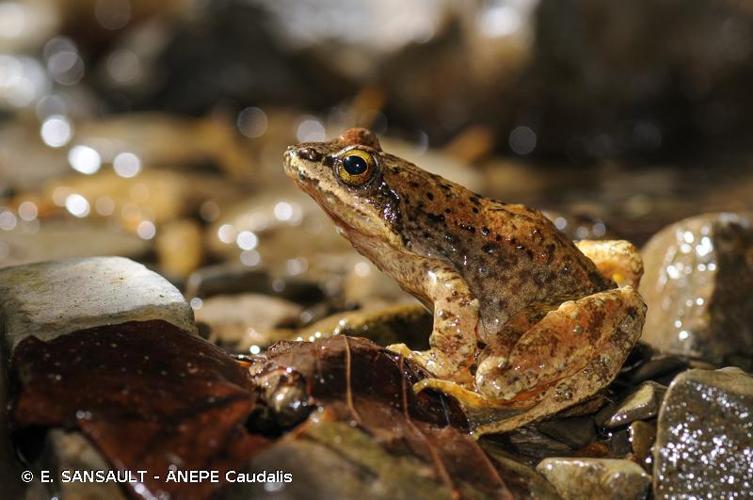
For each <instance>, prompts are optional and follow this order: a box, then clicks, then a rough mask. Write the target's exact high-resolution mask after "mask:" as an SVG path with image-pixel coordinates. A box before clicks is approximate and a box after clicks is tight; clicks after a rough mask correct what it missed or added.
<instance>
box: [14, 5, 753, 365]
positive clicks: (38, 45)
mask: <svg viewBox="0 0 753 500" xmlns="http://www.w3.org/2000/svg"><path fill="white" fill-rule="evenodd" d="M752 51H753V2H749V1H745V0H741V1H732V0H696V1H693V2H688V1H681V0H634V1H631V2H624V1H617V0H598V1H597V0H486V1H481V0H473V1H471V0H468V1H463V2H452V1H441V0H381V1H379V2H372V1H365V0H363V1H354V0H319V1H304V0H296V1H293V0H165V1H162V2H153V1H147V0H11V1H7V0H0V266H7V265H13V264H20V263H24V262H30V261H38V260H47V259H56V258H64V257H71V256H88V255H124V256H128V257H131V258H134V259H137V260H139V261H141V262H144V263H147V264H148V265H149V266H150V267H152V268H155V269H156V270H158V271H159V272H161V273H162V274H164V275H165V276H167V277H168V278H169V279H171V280H172V281H173V282H175V283H176V284H177V285H178V286H179V287H181V289H182V290H183V291H184V292H185V293H186V294H187V295H188V296H189V298H191V299H192V302H191V303H192V305H193V306H194V309H195V310H196V311H197V316H199V319H200V320H202V321H206V322H208V323H212V321H215V324H216V325H217V324H219V323H217V322H218V321H220V320H221V319H222V318H223V317H224V315H226V314H227V311H228V310H229V309H228V305H227V304H225V306H224V308H222V307H219V306H218V308H217V309H214V308H211V307H208V306H209V305H210V304H209V302H207V299H209V298H210V297H211V296H212V295H220V296H223V295H224V296H227V295H228V294H230V293H231V292H232V293H236V292H243V293H245V294H246V295H244V296H243V297H245V298H244V299H243V300H246V299H248V300H251V299H249V298H248V297H250V296H251V295H248V294H249V293H251V292H254V293H256V292H260V293H262V294H265V295H264V297H266V298H265V299H263V300H267V299H269V300H273V299H274V300H278V302H276V305H277V306H279V307H278V308H276V309H275V308H273V307H271V306H269V304H267V303H266V302H264V303H263V304H262V305H263V307H262V306H261V305H260V303H257V302H258V300H262V299H259V296H257V295H253V297H256V299H254V300H257V299H258V300H257V302H255V303H254V304H256V306H255V307H250V306H249V308H245V309H244V310H255V311H257V313H258V311H265V312H268V311H274V312H275V314H277V315H276V316H275V315H274V314H272V316H274V317H273V318H270V319H269V320H268V321H267V323H265V324H264V325H266V326H265V328H266V329H267V330H268V329H269V326H270V325H277V326H280V325H285V324H291V323H295V324H298V325H300V324H301V323H307V322H311V321H313V320H315V319H317V318H319V317H324V316H325V315H326V314H328V313H330V312H332V311H333V310H342V309H348V308H354V307H360V306H362V305H363V304H364V302H365V301H368V302H369V303H372V304H373V303H379V302H380V301H384V302H393V301H395V300H403V299H404V298H405V297H403V296H401V295H400V293H401V292H399V291H398V290H397V289H396V287H395V286H394V285H393V284H392V283H391V281H389V280H386V279H384V278H382V277H381V275H379V274H378V273H376V272H375V270H374V269H373V268H372V267H371V265H370V263H368V261H365V260H364V259H362V258H360V257H359V256H358V255H356V254H355V253H354V252H353V251H352V250H351V249H350V247H349V246H348V244H347V243H346V242H344V240H341V239H340V238H339V237H338V236H337V235H336V234H335V232H334V230H333V227H332V225H331V224H330V223H329V221H328V220H327V219H326V217H325V216H324V214H323V213H322V212H321V211H320V210H319V209H318V208H317V207H316V206H314V205H313V203H312V202H311V201H309V200H308V198H307V197H306V196H304V195H302V194H300V193H298V192H297V191H296V190H295V188H294V187H293V186H292V184H291V183H290V182H289V181H288V180H287V179H286V178H285V177H284V176H283V174H282V169H281V154H282V151H283V150H284V148H285V147H286V146H287V145H289V144H293V143H296V142H299V141H311V140H324V139H325V138H330V137H334V136H336V135H338V134H339V133H340V132H341V131H342V130H343V129H344V128H347V127H350V126H355V125H357V126H366V127H370V128H371V129H373V130H374V131H376V132H377V133H378V134H379V135H380V136H381V137H382V139H383V146H384V148H385V149H386V150H388V151H390V152H392V153H395V154H397V155H398V156H402V157H405V158H406V159H409V160H412V161H414V162H416V163H418V164H419V165H421V166H423V167H424V168H426V169H429V170H432V171H436V172H438V173H440V174H442V175H445V176H446V177H449V178H451V179H453V180H456V181H459V182H461V183H463V184H465V185H467V186H468V187H470V188H471V189H474V190H476V191H479V192H482V193H483V194H485V195H488V196H491V197H496V198H499V199H502V200H504V201H508V202H522V203H526V204H528V205H531V206H534V207H537V208H541V209H544V210H546V211H547V213H548V214H549V215H550V216H551V217H552V219H553V220H554V221H555V223H556V224H557V226H558V227H559V228H560V229H563V230H565V231H566V232H568V234H570V236H571V237H572V238H608V237H622V238H628V239H631V240H632V241H634V242H635V243H637V244H641V243H643V242H645V241H646V239H647V238H648V237H649V236H650V235H651V234H653V233H654V232H655V231H656V230H658V229H659V228H661V227H662V226H664V225H665V224H667V223H670V222H674V221H676V220H678V219H681V218H683V217H686V216H689V215H694V214H697V213H701V212H707V211H715V210H748V209H751V207H753V176H752V175H751V172H753V170H751V168H750V164H751V159H753V155H752V153H753V151H752V148H751V146H750V145H751V135H752V134H751V131H753V127H751V125H752V124H751V122H753V92H751V89H753V52H752ZM323 296H326V297H335V298H336V300H334V301H328V302H326V304H327V305H326V306H322V305H321V304H322V301H321V297H323ZM239 297H240V296H237V295H236V296H235V299H237V300H241V299H240V298H239ZM317 297H319V298H317ZM233 304H234V305H233V307H232V308H231V309H230V310H237V309H238V307H237V304H238V303H237V301H236V302H235V303H233ZM333 304H335V305H333ZM317 307H318V308H317ZM286 308H287V309H286ZM241 309H243V308H241ZM218 311H219V312H218ZM270 314H271V313H270ZM236 320H237V321H236V323H237V324H240V325H241V326H242V327H238V328H236V330H237V331H235V330H234V331H235V333H232V334H228V335H229V337H228V338H232V339H234V340H232V341H231V343H232V342H240V344H237V345H241V344H242V345H243V347H242V349H241V348H240V347H239V349H240V350H246V348H247V347H248V346H249V345H257V344H255V343H254V342H256V340H258V339H256V340H253V339H251V340H249V338H248V335H249V332H250V331H251V330H254V331H256V330H263V329H265V328H262V327H258V328H256V327H253V328H251V327H249V326H248V325H247V323H244V322H246V321H247V320H246V319H243V318H240V319H238V318H236ZM234 321H235V320H234ZM249 321H250V320H249ZM257 321H259V320H258V319H257ZM286 321H287V322H288V323H286ZM237 324H236V326H237ZM216 331H217V328H215V332H216ZM238 332H240V333H238ZM233 335H236V337H233ZM238 336H241V337H243V339H244V340H242V341H241V340H238ZM234 345H235V344H234Z"/></svg>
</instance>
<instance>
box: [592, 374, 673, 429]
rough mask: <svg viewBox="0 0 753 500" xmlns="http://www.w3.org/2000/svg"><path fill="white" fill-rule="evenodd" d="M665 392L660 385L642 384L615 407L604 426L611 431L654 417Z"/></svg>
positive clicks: (665, 389)
mask: <svg viewBox="0 0 753 500" xmlns="http://www.w3.org/2000/svg"><path fill="white" fill-rule="evenodd" d="M666 391H667V388H666V387H665V386H663V385H661V384H657V383H656V382H650V381H649V382H644V383H643V384H641V385H640V386H639V387H638V388H637V389H636V390H635V391H633V392H632V393H631V394H629V395H628V396H627V397H626V398H625V399H623V400H622V402H621V403H619V404H618V405H617V407H616V409H615V410H614V411H613V412H612V414H611V416H609V418H607V419H606V421H605V422H604V426H605V427H607V428H610V429H612V428H615V427H620V426H623V425H627V424H629V423H631V422H633V421H635V420H645V419H648V418H651V417H655V416H656V414H657V413H658V412H659V405H660V404H661V400H662V398H663V397H664V393H665V392H666Z"/></svg>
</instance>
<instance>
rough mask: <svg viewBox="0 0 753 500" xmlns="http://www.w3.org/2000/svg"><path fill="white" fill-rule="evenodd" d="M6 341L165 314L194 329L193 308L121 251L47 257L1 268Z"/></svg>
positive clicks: (169, 319) (0, 295)
mask: <svg viewBox="0 0 753 500" xmlns="http://www.w3.org/2000/svg"><path fill="white" fill-rule="evenodd" d="M0 317H2V320H3V323H4V334H5V339H4V340H5V342H6V343H7V345H10V346H15V345H16V344H18V343H19V342H20V341H21V340H23V339H25V338H27V337H30V336H36V337H38V338H39V339H42V340H51V339H54V338H56V337H59V336H61V335H65V334H67V333H70V332H73V331H77V330H82V329H84V328H92V327H95V326H101V325H111V324H116V323H124V322H127V321H147V320H156V319H160V320H164V321H167V322H169V323H172V324H174V325H175V326H177V327H179V328H182V329H183V330H185V331H188V332H193V331H195V326H194V323H193V312H192V310H191V307H190V306H189V305H188V303H187V302H186V301H185V300H184V299H183V296H182V295H181V294H180V292H179V291H178V290H177V289H176V288H175V287H174V286H173V285H171V284H170V283H169V282H167V281H166V280H165V279H164V278H162V277H161V276H160V275H158V274H156V273H154V272H152V271H150V270H148V269H147V268H146V267H144V266H143V265H141V264H137V263H136V262H133V261H132V260H129V259H125V258H122V257H93V258H88V259H73V260H66V261H61V262H42V263H38V264H29V265H25V266H15V267H8V268H4V269H0Z"/></svg>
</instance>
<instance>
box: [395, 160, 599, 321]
mask: <svg viewBox="0 0 753 500" xmlns="http://www.w3.org/2000/svg"><path fill="white" fill-rule="evenodd" d="M421 174H423V175H422V177H423V179H421V180H422V182H420V183H419V179H418V178H416V179H412V178H411V177H412V176H411V175H410V170H409V171H408V172H407V175H406V174H405V171H404V175H403V179H402V180H403V181H404V182H408V183H410V182H412V183H414V186H413V187H415V185H420V186H421V188H420V189H419V190H416V189H410V190H406V191H404V192H410V193H411V195H410V196H407V197H404V199H403V209H404V210H405V212H406V213H405V214H404V215H405V217H404V218H403V224H404V225H405V227H404V232H405V234H406V235H407V236H408V240H409V244H410V245H411V246H412V248H413V250H414V251H416V252H417V253H422V254H424V255H429V256H432V257H435V258H442V259H443V260H446V261H449V262H450V263H451V264H452V265H453V267H455V269H457V271H458V272H459V273H460V274H461V275H462V276H463V278H464V280H465V281H466V282H467V283H468V286H469V287H470V288H471V291H472V293H473V295H474V296H475V297H476V298H477V299H478V300H479V302H480V309H481V320H482V322H483V324H484V325H485V326H486V328H487V330H498V329H501V327H502V326H503V325H504V323H505V322H506V321H507V320H508V319H509V318H510V316H511V315H513V314H515V313H516V312H518V311H520V310H522V309H524V308H526V307H528V306H530V305H533V304H544V303H558V302H561V301H563V300H567V299H574V298H578V297H583V296H585V295H589V294H592V293H595V292H598V291H601V290H606V289H608V288H612V287H614V284H613V283H611V282H609V281H608V280H606V279H604V278H603V277H602V276H601V275H600V274H599V273H598V271H597V269H596V266H595V265H594V264H593V262H591V261H590V260H589V259H588V257H586V256H585V255H583V253H581V252H580V251H579V250H578V249H577V248H576V247H575V245H574V244H573V242H572V241H570V240H569V239H568V238H567V237H566V236H565V235H564V234H563V233H561V232H560V231H558V230H557V228H556V227H555V226H554V224H553V223H552V222H551V221H550V220H549V219H547V218H546V217H545V216H544V215H543V214H542V213H541V212H539V211H537V210H532V209H529V208H527V207H525V206H523V205H514V204H507V203H502V202H499V201H495V200H491V199H488V198H484V197H482V196H480V195H478V194H475V193H473V192H472V191H469V190H468V189H466V188H464V187H462V186H460V185H458V184H454V183H452V182H449V181H447V180H445V179H443V178H441V177H439V176H435V175H431V174H426V173H425V172H423V171H421Z"/></svg>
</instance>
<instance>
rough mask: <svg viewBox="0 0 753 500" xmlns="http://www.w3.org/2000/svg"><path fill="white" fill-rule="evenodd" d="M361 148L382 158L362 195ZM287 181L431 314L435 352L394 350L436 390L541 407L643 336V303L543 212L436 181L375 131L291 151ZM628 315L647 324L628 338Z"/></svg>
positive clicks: (605, 380)
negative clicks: (344, 177)
mask: <svg viewBox="0 0 753 500" xmlns="http://www.w3.org/2000/svg"><path fill="white" fill-rule="evenodd" d="M353 149H358V150H359V151H366V152H368V153H369V154H370V155H371V156H372V157H373V159H374V165H375V167H374V173H373V176H372V177H370V179H369V181H368V182H366V183H365V184H364V185H359V186H350V185H346V184H345V183H343V182H342V181H341V180H340V177H339V174H338V172H339V170H338V169H339V168H340V166H341V162H342V158H345V157H346V156H347V155H348V151H351V150H353ZM285 171H286V173H287V174H288V176H290V177H291V178H292V179H294V180H295V181H296V183H297V184H298V185H299V187H300V188H301V189H303V190H304V191H306V192H307V193H308V194H309V195H311V196H312V198H313V199H314V200H315V201H317V203H319V205H320V206H321V207H322V208H323V209H324V210H325V211H326V212H327V213H328V214H329V215H330V217H332V219H333V220H334V221H335V223H336V224H337V225H338V227H339V228H340V230H341V232H342V234H343V235H344V236H345V237H346V238H347V239H348V240H350V242H351V243H352V244H353V246H354V247H355V248H356V249H357V250H358V251H359V252H361V253H362V254H364V255H365V256H367V257H368V258H369V259H371V260H372V261H373V262H374V263H375V264H376V265H377V266H378V267H379V268H380V269H381V270H383V271H384V272H385V273H387V274H388V275H390V276H391V277H393V278H394V279H395V280H396V281H397V282H398V283H399V284H400V285H401V286H402V287H403V288H404V289H406V290H407V291H408V292H410V293H411V294H413V295H414V296H416V297H417V298H418V299H419V300H421V301H422V302H423V303H424V304H425V305H426V306H427V307H428V308H430V309H431V310H433V312H434V329H433V332H432V335H431V337H430V339H429V344H430V346H431V349H429V350H428V351H424V352H412V351H410V349H408V348H407V347H406V346H405V345H402V344H401V345H396V346H391V348H392V349H393V350H395V351H397V352H400V353H402V354H404V355H406V356H409V357H411V358H412V359H414V360H415V361H417V362H418V363H420V364H422V365H423V366H425V367H426V368H427V369H428V370H429V371H430V372H431V373H433V374H434V376H435V377H436V383H435V384H434V386H433V387H434V388H437V389H440V390H444V391H445V392H452V391H453V389H451V387H454V386H456V387H457V390H455V394H454V395H455V396H457V397H459V398H460V399H463V398H465V399H467V400H468V401H471V400H472V399H473V396H472V394H473V393H475V394H476V395H480V397H482V398H485V399H486V400H492V401H500V400H501V401H514V400H519V399H521V398H522V399H525V400H527V401H529V402H531V404H533V403H534V402H537V401H540V398H539V397H537V396H540V395H541V394H544V393H545V392H546V390H548V388H551V387H552V385H553V384H556V383H557V381H561V380H563V379H566V378H569V377H574V376H577V375H578V373H581V372H582V370H584V369H585V368H586V367H587V366H590V365H589V362H590V361H591V360H592V359H593V358H594V356H597V355H598V353H597V350H601V351H602V352H605V349H606V350H608V351H610V352H612V351H614V352H612V354H613V355H612V358H613V361H612V364H615V363H617V362H618V361H617V360H619V364H621V363H622V360H624V356H626V355H627V350H629V348H630V346H632V343H634V342H635V340H637V338H638V336H639V335H640V328H641V326H642V323H643V318H642V317H643V314H644V311H645V306H644V305H643V302H642V301H641V299H640V297H639V296H638V294H637V293H636V292H635V291H634V290H633V288H632V287H630V286H627V287H624V288H619V289H618V288H617V287H616V285H615V283H614V282H613V281H612V280H611V279H609V277H605V276H604V275H602V274H601V273H600V272H599V269H598V267H597V265H596V264H595V263H594V262H593V261H592V260H591V259H589V258H588V257H587V256H586V255H584V254H583V253H582V252H581V251H580V250H578V248H577V247H576V246H575V244H574V243H573V242H572V241H570V240H569V239H568V238H567V237H566V236H565V235H564V234H563V233H561V232H560V231H558V230H557V229H556V228H555V227H554V224H553V223H552V222H550V221H549V220H548V219H547V218H546V217H544V216H543V215H542V214H541V212H539V211H537V210H532V209H530V208H527V207H525V206H522V205H515V204H507V203H502V202H500V201H496V200H491V199H488V198H484V197H483V196H481V195H479V194H476V193H474V192H472V191H470V190H468V189H466V188H465V187H463V186H461V185H459V184H456V183H453V182H450V181H448V180H446V179H444V178H442V177H440V176H438V175H434V174H431V173H428V172H426V171H424V170H422V169H421V168H419V167H418V166H416V165H414V164H412V163H410V162H407V161H405V160H403V159H401V158H399V157H397V156H394V155H391V154H389V153H386V152H384V151H382V150H381V147H380V145H379V141H378V140H377V139H376V137H375V136H374V135H373V134H372V133H371V132H369V131H367V130H364V129H350V130H348V131H346V132H345V133H344V134H343V135H342V136H340V137H339V138H337V139H335V140H334V141H331V142H319V143H303V144H299V145H297V146H292V147H290V148H288V150H287V151H286V153H285ZM628 314H632V315H634V316H635V317H636V318H637V319H636V320H635V321H633V322H632V323H631V325H632V326H631V329H630V331H628V332H627V334H625V332H623V329H620V327H619V325H620V324H622V323H621V322H624V318H625V317H626V316H627V315H628ZM625 338H628V340H629V341H625ZM628 344H629V345H628ZM623 351H624V352H623ZM620 358H622V359H621V360H620ZM617 368H619V366H617V367H616V368H615V367H612V366H611V365H610V370H607V371H606V372H604V373H605V374H604V376H603V377H601V378H600V380H601V382H603V383H604V384H605V383H608V382H609V379H610V377H612V376H613V375H614V373H616V369H617ZM592 385H598V384H592ZM428 386H431V382H429V383H428ZM589 387H590V386H589Z"/></svg>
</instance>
